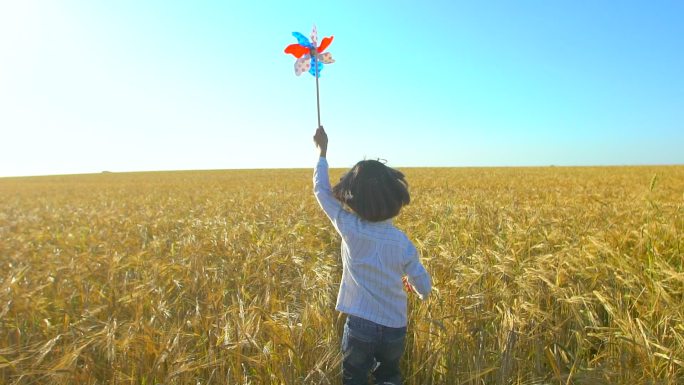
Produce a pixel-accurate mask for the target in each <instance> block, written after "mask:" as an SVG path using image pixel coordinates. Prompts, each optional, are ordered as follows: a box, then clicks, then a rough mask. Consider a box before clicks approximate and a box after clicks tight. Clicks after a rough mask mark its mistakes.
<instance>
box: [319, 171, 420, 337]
mask: <svg viewBox="0 0 684 385" xmlns="http://www.w3.org/2000/svg"><path fill="white" fill-rule="evenodd" d="M313 182H314V195H315V196H316V199H317V200H318V203H319V204H320V205H321V208H322V209H323V211H325V214H326V215H327V216H328V218H330V221H331V222H332V224H333V226H334V227H335V230H337V232H338V233H339V234H340V235H341V236H342V246H341V249H342V281H341V282H340V291H339V292H338V294H337V305H336V306H335V309H337V310H338V311H340V312H343V313H346V314H350V315H354V316H357V317H361V318H364V319H367V320H369V321H373V322H375V323H377V324H380V325H384V326H389V327H404V326H406V301H407V300H406V298H407V297H406V292H405V291H404V288H403V283H402V277H403V276H408V280H409V283H411V285H412V286H413V287H414V288H415V290H416V292H417V294H418V296H419V298H420V299H423V298H425V297H426V296H427V295H428V294H429V293H430V290H431V289H432V286H431V282H430V276H429V274H428V273H427V271H426V270H425V268H424V267H423V265H422V264H421V263H420V261H419V259H418V251H417V250H416V247H415V246H414V245H413V243H412V242H411V241H410V240H409V239H408V237H407V236H406V235H405V234H404V233H403V232H402V231H400V230H399V229H397V228H396V227H394V225H392V220H391V219H388V220H386V221H382V222H369V221H366V220H363V219H361V218H360V217H359V216H357V215H356V214H354V213H352V212H349V211H347V210H345V209H344V208H343V206H342V203H340V201H338V200H337V199H335V197H334V196H333V193H332V189H331V187H330V180H329V176H328V162H327V160H326V159H325V158H324V157H321V158H319V160H318V164H317V165H316V169H315V170H314V177H313Z"/></svg>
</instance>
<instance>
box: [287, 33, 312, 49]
mask: <svg viewBox="0 0 684 385" xmlns="http://www.w3.org/2000/svg"><path fill="white" fill-rule="evenodd" d="M292 36H294V37H295V39H297V43H299V45H301V46H304V47H306V48H312V47H313V45H311V42H310V41H309V38H307V37H306V36H304V35H302V34H301V33H299V32H292Z"/></svg>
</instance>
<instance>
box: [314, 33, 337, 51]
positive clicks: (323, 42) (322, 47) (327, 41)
mask: <svg viewBox="0 0 684 385" xmlns="http://www.w3.org/2000/svg"><path fill="white" fill-rule="evenodd" d="M333 38H334V36H330V37H324V38H323V40H321V45H320V46H318V49H317V51H318V53H322V52H323V51H325V49H326V48H328V46H329V45H330V43H332V41H333Z"/></svg>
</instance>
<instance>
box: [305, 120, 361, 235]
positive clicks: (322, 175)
mask: <svg viewBox="0 0 684 385" xmlns="http://www.w3.org/2000/svg"><path fill="white" fill-rule="evenodd" d="M313 140H314V143H315V144H316V147H318V150H319V151H320V158H318V164H317V165H316V168H315V169H314V177H313V182H314V195H315V196H316V200H317V201H318V204H319V205H320V206H321V208H322V209H323V211H324V212H325V214H326V215H327V216H328V218H330V221H331V222H332V223H333V226H335V229H336V230H337V232H338V233H340V235H342V236H344V229H345V227H346V226H347V224H349V223H352V222H353V221H354V214H351V213H348V212H347V211H345V210H344V209H343V208H342V204H341V203H340V202H339V201H338V200H337V199H335V197H334V196H333V192H332V187H331V186H330V179H329V177H328V161H327V159H326V157H325V156H326V155H327V152H328V135H327V134H326V133H325V130H324V129H323V127H318V129H317V130H316V134H315V135H314V137H313Z"/></svg>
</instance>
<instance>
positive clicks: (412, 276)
mask: <svg viewBox="0 0 684 385" xmlns="http://www.w3.org/2000/svg"><path fill="white" fill-rule="evenodd" d="M406 253H407V255H406V256H407V262H406V263H405V264H404V273H405V274H406V275H407V276H408V280H409V283H410V284H411V286H413V288H414V289H415V290H416V294H418V298H420V299H421V300H424V299H425V298H427V296H428V295H429V294H430V291H432V281H431V279H430V274H428V272H427V270H425V267H423V265H422V264H421V263H420V260H419V259H418V250H416V247H415V246H414V245H413V243H411V242H409V245H408V248H407V249H406Z"/></svg>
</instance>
